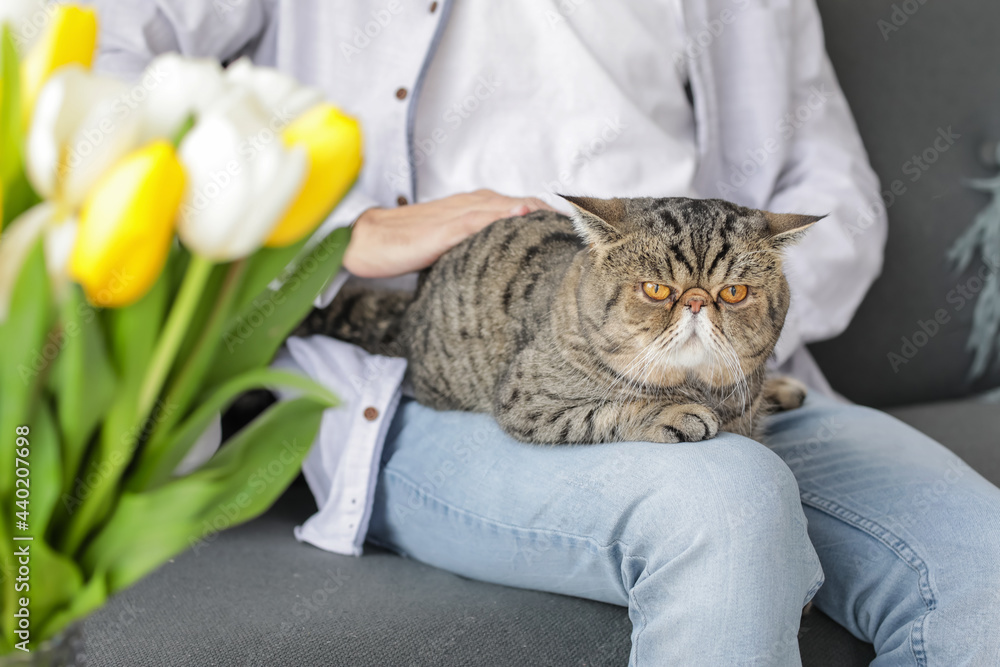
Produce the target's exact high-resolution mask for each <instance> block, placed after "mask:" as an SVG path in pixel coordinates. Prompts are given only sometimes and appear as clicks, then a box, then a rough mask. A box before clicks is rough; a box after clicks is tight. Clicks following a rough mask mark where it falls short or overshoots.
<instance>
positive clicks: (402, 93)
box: [396, 88, 406, 100]
mask: <svg viewBox="0 0 1000 667" xmlns="http://www.w3.org/2000/svg"><path fill="white" fill-rule="evenodd" d="M396 99H397V100H405V99H406V88H400V89H399V90H397V91H396Z"/></svg>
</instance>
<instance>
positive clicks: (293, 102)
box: [226, 58, 324, 124]
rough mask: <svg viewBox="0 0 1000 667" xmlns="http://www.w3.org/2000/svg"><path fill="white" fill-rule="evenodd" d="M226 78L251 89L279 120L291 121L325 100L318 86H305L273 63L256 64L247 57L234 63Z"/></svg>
mask: <svg viewBox="0 0 1000 667" xmlns="http://www.w3.org/2000/svg"><path fill="white" fill-rule="evenodd" d="M226 78H227V79H228V80H229V81H230V82H232V83H234V84H236V85H238V86H240V87H242V88H245V89H247V90H249V91H251V92H252V93H253V94H254V96H255V97H256V98H257V101H258V102H260V104H261V106H262V107H263V108H264V109H265V110H267V112H268V113H269V114H270V115H271V118H272V119H273V120H275V121H276V122H277V123H284V124H288V123H289V122H291V121H292V120H294V119H295V118H297V117H299V116H301V115H302V114H303V113H305V112H306V111H308V110H309V109H311V108H312V107H314V106H316V105H317V104H319V103H320V102H322V101H323V100H324V96H323V93H322V91H320V90H319V89H317V88H311V87H309V86H303V85H302V84H300V83H299V82H298V81H296V80H295V79H293V78H292V77H290V76H288V75H287V74H284V73H283V72H279V71H278V70H276V69H273V68H271V67H255V66H254V65H253V64H251V62H250V60H249V59H248V58H240V59H239V60H237V61H236V62H234V63H233V64H231V65H230V66H229V67H228V68H227V69H226Z"/></svg>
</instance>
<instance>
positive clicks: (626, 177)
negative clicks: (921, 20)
mask: <svg viewBox="0 0 1000 667" xmlns="http://www.w3.org/2000/svg"><path fill="white" fill-rule="evenodd" d="M95 2H96V4H98V5H106V6H107V9H106V10H105V11H103V12H102V24H103V32H102V36H101V54H100V57H99V60H98V67H100V68H103V69H105V70H108V71H113V72H119V73H122V74H125V75H131V76H134V75H136V74H138V73H139V71H140V70H141V69H142V67H143V66H144V65H145V64H146V63H147V62H148V61H149V60H150V59H151V58H152V57H153V55H155V54H156V53H160V52H162V51H165V50H179V51H181V52H183V53H186V54H189V55H197V56H214V57H218V58H220V59H232V58H233V57H235V56H237V55H241V54H247V55H250V56H251V57H252V58H253V59H254V61H255V62H257V63H258V64H265V65H272V66H277V67H279V68H280V69H282V70H285V71H287V72H289V73H291V74H293V75H294V76H296V77H297V78H298V79H299V80H301V81H303V82H305V83H309V84H312V85H315V86H318V87H319V88H321V89H323V90H324V91H325V92H326V93H327V94H328V95H329V97H330V99H331V100H333V101H334V102H335V103H337V104H339V105H340V106H342V107H343V108H344V109H345V110H346V111H348V112H349V113H352V114H354V115H356V116H358V117H359V118H360V119H361V121H362V125H363V129H364V132H365V145H366V156H365V157H366V163H365V168H364V170H363V172H362V174H361V177H360V178H359V181H358V184H357V185H356V186H355V188H354V189H353V190H352V191H351V193H350V194H349V195H348V196H347V197H346V198H345V200H344V201H343V202H342V203H341V205H340V206H339V207H338V208H337V210H336V211H334V213H333V215H332V216H331V218H330V219H329V220H328V221H327V223H326V224H325V225H324V227H323V230H322V232H321V233H325V232H327V231H329V230H330V229H333V228H335V227H338V226H343V225H349V224H351V223H352V222H353V221H354V220H355V219H356V218H357V216H358V215H359V214H360V213H361V212H363V211H364V210H365V209H367V208H370V207H372V206H395V205H396V201H397V198H399V197H405V198H406V199H407V200H409V201H421V200H425V199H430V198H435V197H440V196H445V195H448V194H453V193H456V192H461V191H465V190H469V189H475V188H480V187H488V188H492V189H495V190H498V191H501V192H504V193H505V194H510V195H515V196H517V195H539V194H540V195H545V196H546V197H548V193H551V192H553V191H560V190H563V191H565V192H566V193H575V194H589V195H595V196H628V195H663V196H666V195H676V194H682V193H689V194H694V195H697V196H703V197H721V198H725V199H729V200H730V201H734V202H737V203H739V204H743V205H746V206H752V207H757V208H766V209H769V210H772V211H775V212H780V213H786V212H794V213H812V214H829V215H828V217H827V218H826V219H824V220H823V221H822V222H821V223H820V224H817V225H816V226H815V227H814V228H813V229H812V230H811V231H810V233H809V234H808V235H806V237H805V240H804V241H803V242H802V243H801V244H799V245H798V246H795V247H794V248H792V249H791V250H790V251H789V253H788V257H787V260H786V264H785V270H786V274H787V275H788V277H789V282H790V284H791V288H792V306H791V309H790V311H789V314H788V318H787V320H786V324H785V328H784V330H783V333H782V336H781V339H780V340H779V343H778V346H777V349H776V351H775V357H776V359H775V363H776V364H778V365H780V366H781V368H782V370H783V371H784V372H789V373H791V374H793V375H795V376H797V377H799V378H800V379H803V380H805V381H806V382H807V383H808V384H811V385H812V386H813V387H814V388H817V389H819V390H821V391H829V387H828V386H827V385H826V383H825V381H824V380H823V378H822V375H821V374H820V372H819V370H818V368H817V367H816V365H815V363H814V362H813V361H812V358H811V357H810V356H809V353H808V351H807V350H806V348H805V344H806V343H808V342H812V341H818V340H823V339H826V338H830V337H832V336H835V335H837V334H838V333H839V332H840V331H842V330H843V329H844V328H845V327H846V326H847V324H848V323H849V322H850V319H851V316H852V315H853V314H854V311H855V309H856V308H857V306H858V305H859V303H860V302H861V299H862V298H863V296H864V294H865V292H866V291H867V289H868V287H869V286H870V285H871V283H872V281H873V280H874V279H875V277H876V276H877V275H878V273H879V271H880V270H881V266H882V250H883V246H884V242H885V234H886V221H885V211H884V208H883V206H882V203H881V197H880V195H879V186H878V180H877V178H876V177H875V175H874V173H873V172H872V170H871V168H870V166H869V164H868V161H867V157H866V155H865V152H864V148H863V146H862V144H861V141H860V139H859V137H858V134H857V129H856V128H855V126H854V123H853V120H852V119H851V115H850V111H849V109H848V107H847V103H846V101H845V100H844V98H843V94H842V93H841V91H840V88H839V86H838V85H837V82H836V78H835V76H834V74H833V71H832V68H831V66H830V63H829V60H828V58H827V57H826V54H825V52H824V49H823V34H822V28H821V25H820V20H819V14H818V12H817V10H816V7H815V5H814V4H813V2H812V1H811V0H647V1H645V2H643V1H640V0H628V1H625V2H622V1H620V0H588V2H575V1H573V0H506V1H505V2H504V3H496V2H490V1H489V0H461V2H455V1H454V0H444V1H443V2H440V3H433V4H432V3H430V2H429V1H428V2H423V3H421V2H417V1H414V0H406V1H405V2H404V1H403V0H374V1H370V2H369V1H359V0H213V1H212V2H206V1H203V0H132V1H131V2H129V3H121V2H120V0H95ZM431 7H434V8H435V11H431ZM452 12H454V18H455V23H454V24H453V25H452V24H450V23H449V21H448V17H449V14H450V13H452ZM678 22H680V24H679V23H678ZM678 25H681V26H683V28H679V27H678ZM446 26H448V29H447V30H445V27H446ZM452 27H454V30H452ZM442 39H443V40H444V41H443V42H442ZM505 39H506V40H509V41H505ZM438 49H442V50H441V51H438ZM435 52H438V53H440V54H445V55H442V56H441V57H440V58H435V57H434V54H435ZM543 68H544V69H545V71H541V70H542V69H543ZM491 75H492V76H494V77H496V81H498V82H499V85H495V83H496V81H495V82H494V84H490V79H489V76H491ZM481 76H482V77H484V78H485V82H484V81H482V80H480V78H479V77H481ZM685 77H686V78H687V79H688V80H689V82H690V87H691V90H692V93H693V98H694V107H693V110H692V109H690V108H689V109H688V110H687V111H686V112H685V111H684V108H685V106H686V101H685V98H684V96H683V81H684V78H685ZM480 86H483V87H482V88H480ZM491 86H492V87H493V88H494V90H492V91H489V90H488V88H489V87H491ZM470 87H471V91H470ZM477 89H478V90H479V92H480V94H481V95H482V96H483V97H484V98H485V99H482V100H478V99H477V101H478V102H480V104H478V106H477V108H476V109H475V110H474V111H467V110H466V109H464V108H462V107H460V111H461V112H462V113H459V110H456V111H455V114H457V115H458V116H459V119H460V120H461V122H460V123H458V124H457V125H456V124H455V120H454V119H453V120H451V121H449V120H448V118H452V116H448V117H447V118H446V114H447V113H448V111H449V108H452V107H451V105H453V104H455V103H456V102H455V101H454V100H456V99H458V103H459V104H461V100H465V99H466V98H467V97H468V96H469V95H472V96H473V97H476V91H477ZM460 95H462V97H459V96H460ZM463 114H464V115H463ZM616 118H617V120H616ZM609 121H610V123H611V124H610V125H609V124H608V122H609ZM439 127H440V129H442V130H443V131H444V133H445V134H444V140H443V141H437V140H435V132H434V131H435V129H438V128H439ZM595 133H596V135H597V136H598V137H600V138H601V139H603V141H604V146H603V148H602V149H601V150H600V151H598V150H596V149H595V150H591V151H590V152H591V155H589V156H588V155H587V151H586V150H581V147H586V146H590V145H593V146H599V145H600V144H594V143H593V142H594V141H595ZM605 133H607V134H606V136H601V135H604V134H605ZM436 136H437V137H438V138H440V137H441V136H442V135H441V133H438V134H437V135H436ZM427 139H431V140H432V141H434V151H433V152H431V151H426V152H427V153H428V155H425V156H424V157H425V159H424V160H422V161H420V164H417V162H418V158H419V155H420V150H421V148H420V143H418V142H421V141H424V140H427ZM424 145H425V146H429V145H428V144H424ZM411 148H412V149H413V150H412V152H411ZM550 185H551V186H552V187H549V186H550ZM550 201H551V199H550ZM342 282H343V278H340V279H338V280H337V281H335V285H334V286H333V288H332V289H331V290H329V291H328V292H327V295H326V297H327V299H329V298H332V293H333V290H335V289H336V288H338V287H339V286H340V285H341V284H342ZM275 363H276V364H278V365H281V366H284V367H296V368H300V369H302V370H303V371H304V372H306V373H309V374H310V375H311V376H313V377H315V378H317V379H319V380H321V381H322V382H324V383H325V384H327V385H329V386H331V387H332V388H333V389H334V390H335V391H336V392H337V394H338V396H339V397H340V398H341V401H342V404H343V407H341V408H337V409H335V410H331V411H329V412H328V413H327V414H326V415H325V416H324V419H323V423H322V426H321V431H320V436H319V438H318V442H317V444H316V445H315V446H314V447H313V450H312V451H311V452H310V455H309V458H308V459H307V461H306V464H305V468H304V470H305V475H306V478H307V480H308V481H309V484H310V487H311V488H312V490H313V493H314V495H315V497H316V501H317V505H318V507H319V511H318V512H317V514H316V515H314V516H313V517H311V518H310V519H309V520H308V521H307V522H306V524H305V525H304V526H302V527H301V528H300V529H298V530H297V531H296V534H297V536H298V537H299V538H300V539H303V540H306V541H309V542H311V543H313V544H316V545H317V546H320V547H322V548H325V549H328V550H330V551H335V552H338V553H349V554H358V553H360V551H361V545H362V543H363V542H364V537H365V534H366V532H367V526H368V517H369V515H370V512H371V503H372V498H373V494H374V488H375V480H376V475H377V471H378V460H379V457H380V454H381V448H382V441H383V440H384V437H385V433H386V429H387V428H388V423H389V420H391V418H392V414H393V411H394V409H395V405H396V403H397V402H398V400H399V386H400V382H401V379H402V377H403V373H404V371H405V361H403V360H400V359H386V358H382V357H374V356H371V355H367V354H365V353H364V352H362V351H360V350H358V349H357V348H354V347H352V346H349V345H346V344H344V343H341V342H339V341H335V340H332V339H326V338H319V337H314V338H311V339H309V340H305V341H295V340H291V341H289V344H288V346H287V349H286V350H285V351H284V352H283V353H282V354H281V355H280V357H279V359H278V360H276V362H275ZM368 408H372V410H368ZM366 413H367V415H368V417H370V418H366V417H365V415H366Z"/></svg>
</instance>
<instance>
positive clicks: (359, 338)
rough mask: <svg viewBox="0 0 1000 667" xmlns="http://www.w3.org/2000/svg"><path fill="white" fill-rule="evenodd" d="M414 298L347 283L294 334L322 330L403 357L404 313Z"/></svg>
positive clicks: (405, 293)
mask: <svg viewBox="0 0 1000 667" xmlns="http://www.w3.org/2000/svg"><path fill="white" fill-rule="evenodd" d="M413 298H414V295H413V292H405V291H390V290H378V289H370V288H365V287H362V286H346V287H344V288H343V289H341V290H340V291H339V292H338V293H337V296H336V298H334V300H333V302H332V303H330V305H329V306H327V307H326V308H315V309H313V311H312V312H311V313H310V314H309V316H308V317H306V319H305V320H304V321H303V322H302V324H300V325H299V327H298V329H296V330H295V331H294V332H293V333H292V335H293V336H313V335H316V334H322V335H324V336H331V337H333V338H337V339H339V340H342V341H346V342H348V343H354V344H355V345H358V346H360V347H362V348H364V349H365V350H366V351H367V352H370V353H372V354H382V355H385V356H388V357H403V356H406V349H405V346H404V341H403V340H402V339H401V336H400V334H401V332H402V329H403V326H402V325H403V315H404V314H405V313H406V308H407V306H409V305H410V303H411V302H412V301H413Z"/></svg>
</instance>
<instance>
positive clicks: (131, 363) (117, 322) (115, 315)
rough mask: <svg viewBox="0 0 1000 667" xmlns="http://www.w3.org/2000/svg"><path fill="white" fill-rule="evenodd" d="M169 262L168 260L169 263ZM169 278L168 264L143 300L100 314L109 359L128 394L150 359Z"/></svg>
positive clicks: (134, 388) (167, 291)
mask: <svg viewBox="0 0 1000 667" xmlns="http://www.w3.org/2000/svg"><path fill="white" fill-rule="evenodd" d="M173 261H174V260H173V259H171V262H170V263H173ZM171 278H172V276H171V270H170V266H169V264H168V267H167V269H166V270H164V271H163V273H162V274H161V275H160V277H159V279H158V280H157V281H156V283H155V284H154V285H153V287H152V289H150V290H149V292H148V293H147V294H146V296H144V297H142V298H141V299H140V300H139V301H137V302H136V303H134V304H132V305H131V306H128V307H127V308H114V309H111V310H107V311H104V319H105V321H106V323H107V332H108V337H109V340H110V343H111V356H112V358H113V360H114V365H115V368H116V369H117V371H118V376H119V378H120V379H121V381H122V383H123V384H124V385H125V386H126V387H128V388H129V390H130V391H138V386H139V383H140V382H141V381H142V377H143V375H144V373H145V372H146V368H147V367H148V366H149V361H150V359H151V358H152V356H153V349H154V348H155V346H156V338H157V335H158V334H159V333H160V327H162V326H163V318H164V317H165V315H166V311H167V302H168V300H169V298H170V289H171Z"/></svg>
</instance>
